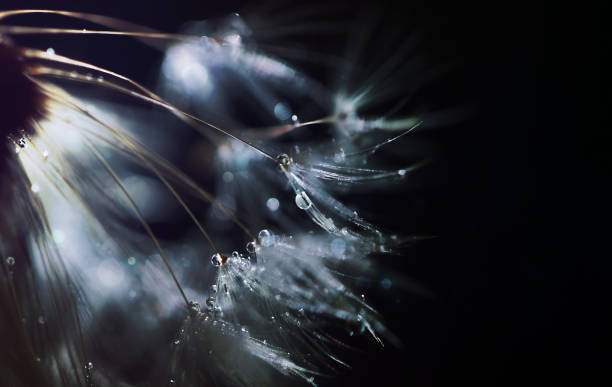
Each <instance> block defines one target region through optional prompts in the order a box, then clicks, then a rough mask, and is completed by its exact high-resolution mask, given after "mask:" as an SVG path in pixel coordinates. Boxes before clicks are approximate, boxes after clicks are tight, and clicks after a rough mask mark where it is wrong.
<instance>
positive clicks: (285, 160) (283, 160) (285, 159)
mask: <svg viewBox="0 0 612 387" xmlns="http://www.w3.org/2000/svg"><path fill="white" fill-rule="evenodd" d="M276 161H278V163H279V164H280V165H281V166H282V167H287V166H289V164H290V163H291V157H289V155H288V154H286V153H281V154H280V155H278V156H276Z"/></svg>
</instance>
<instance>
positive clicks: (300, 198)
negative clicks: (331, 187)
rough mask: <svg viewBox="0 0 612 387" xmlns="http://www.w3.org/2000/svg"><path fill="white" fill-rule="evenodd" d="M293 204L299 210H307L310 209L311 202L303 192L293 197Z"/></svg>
mask: <svg viewBox="0 0 612 387" xmlns="http://www.w3.org/2000/svg"><path fill="white" fill-rule="evenodd" d="M295 204H296V205H297V206H298V208H299V209H300V210H307V209H309V208H310V207H312V201H311V200H310V198H309V197H308V194H307V193H306V192H304V191H300V192H298V193H297V194H296V195H295Z"/></svg>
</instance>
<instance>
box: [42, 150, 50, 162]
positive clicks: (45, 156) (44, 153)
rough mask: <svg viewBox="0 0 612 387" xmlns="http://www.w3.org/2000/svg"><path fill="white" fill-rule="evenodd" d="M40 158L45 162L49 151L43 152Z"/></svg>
mask: <svg viewBox="0 0 612 387" xmlns="http://www.w3.org/2000/svg"><path fill="white" fill-rule="evenodd" d="M42 157H43V159H44V160H47V159H48V158H49V151H48V150H45V151H43V153H42Z"/></svg>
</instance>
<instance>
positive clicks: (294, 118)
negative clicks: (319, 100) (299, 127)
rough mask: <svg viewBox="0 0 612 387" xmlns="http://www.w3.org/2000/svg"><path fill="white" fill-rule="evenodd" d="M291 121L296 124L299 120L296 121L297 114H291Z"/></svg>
mask: <svg viewBox="0 0 612 387" xmlns="http://www.w3.org/2000/svg"><path fill="white" fill-rule="evenodd" d="M291 121H293V122H294V123H295V124H297V123H298V122H299V121H298V116H297V115H295V114H293V115H292V116H291Z"/></svg>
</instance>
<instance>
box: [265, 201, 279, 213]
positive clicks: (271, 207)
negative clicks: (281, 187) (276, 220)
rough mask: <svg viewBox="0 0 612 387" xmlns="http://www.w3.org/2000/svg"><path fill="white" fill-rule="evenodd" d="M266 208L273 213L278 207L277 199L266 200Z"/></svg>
mask: <svg viewBox="0 0 612 387" xmlns="http://www.w3.org/2000/svg"><path fill="white" fill-rule="evenodd" d="M266 206H267V207H268V209H269V210H270V211H272V212H274V211H276V210H278V208H279V207H280V202H279V201H278V199H277V198H268V200H267V201H266Z"/></svg>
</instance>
